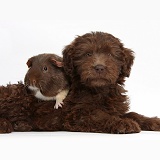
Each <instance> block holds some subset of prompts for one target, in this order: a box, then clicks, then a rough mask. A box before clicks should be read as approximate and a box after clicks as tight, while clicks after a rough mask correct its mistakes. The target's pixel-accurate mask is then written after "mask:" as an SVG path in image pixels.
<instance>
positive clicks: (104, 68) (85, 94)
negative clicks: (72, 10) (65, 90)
mask: <svg viewBox="0 0 160 160" xmlns="http://www.w3.org/2000/svg"><path fill="white" fill-rule="evenodd" d="M63 56H64V57H63V61H64V69H65V72H66V73H67V75H68V76H69V77H70V80H71V89H70V93H69V95H68V96H67V98H66V99H65V101H64V106H65V107H64V109H63V114H64V128H65V130H71V131H82V132H103V133H104V132H105V133H137V132H140V131H141V130H153V131H159V130H160V119H159V118H149V117H145V116H143V115H140V114H138V113H127V112H128V111H129V99H128V97H127V95H126V90H125V89H124V87H123V86H124V82H125V78H126V77H129V75H130V70H131V66H132V64H133V60H134V55H133V51H132V50H130V49H128V48H125V47H124V45H123V44H122V43H121V42H120V40H119V39H118V38H116V37H114V36H113V35H111V34H108V33H103V32H92V33H87V34H85V35H83V36H78V37H77V38H75V40H74V41H73V42H72V43H71V44H69V45H68V46H66V47H65V48H64V50H63Z"/></svg>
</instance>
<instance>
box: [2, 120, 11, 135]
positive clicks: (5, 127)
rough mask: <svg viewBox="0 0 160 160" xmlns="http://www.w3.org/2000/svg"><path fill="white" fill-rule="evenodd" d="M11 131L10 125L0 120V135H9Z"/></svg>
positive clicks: (6, 121)
mask: <svg viewBox="0 0 160 160" xmlns="http://www.w3.org/2000/svg"><path fill="white" fill-rule="evenodd" d="M12 131H13V128H12V124H11V123H10V122H9V121H8V120H6V119H4V118H0V133H11V132H12Z"/></svg>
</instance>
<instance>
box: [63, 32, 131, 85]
mask: <svg viewBox="0 0 160 160" xmlns="http://www.w3.org/2000/svg"><path fill="white" fill-rule="evenodd" d="M63 57H64V58H63V61H64V69H65V71H66V73H67V74H68V75H69V76H70V77H71V78H74V77H78V78H79V80H80V83H83V84H85V85H87V86H89V87H103V86H109V85H111V84H115V83H119V84H123V83H124V79H125V77H129V75H130V70H131V66H132V64H133V60H134V56H133V51H132V50H130V49H127V48H124V46H123V44H122V43H121V42H120V40H119V39H118V38H115V37H114V36H113V35H111V34H108V33H103V32H91V33H87V34H85V35H83V36H78V37H77V38H76V39H75V40H74V41H73V42H72V43H71V44H70V45H68V46H66V47H65V48H64V50H63Z"/></svg>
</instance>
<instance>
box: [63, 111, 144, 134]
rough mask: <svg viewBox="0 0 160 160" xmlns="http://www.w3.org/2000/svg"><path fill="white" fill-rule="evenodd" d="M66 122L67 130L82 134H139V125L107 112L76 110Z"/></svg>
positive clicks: (68, 116) (70, 113) (69, 115)
mask: <svg viewBox="0 0 160 160" xmlns="http://www.w3.org/2000/svg"><path fill="white" fill-rule="evenodd" d="M65 118H66V119H65V120H64V127H65V130H69V131H80V132H100V133H113V134H126V133H138V132H140V131H141V129H140V127H139V124H138V123H137V122H136V121H134V120H132V119H128V118H120V117H119V116H112V115H109V114H108V113H107V111H105V110H100V109H96V110H93V111H91V110H90V109H86V108H83V109H77V110H76V109H75V108H74V110H73V111H72V110H71V111H70V112H69V113H68V114H67V116H66V117H65Z"/></svg>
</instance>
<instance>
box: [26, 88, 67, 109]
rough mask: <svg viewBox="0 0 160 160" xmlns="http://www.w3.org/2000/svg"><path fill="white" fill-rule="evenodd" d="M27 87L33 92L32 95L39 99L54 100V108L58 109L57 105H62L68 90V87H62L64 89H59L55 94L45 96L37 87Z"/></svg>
mask: <svg viewBox="0 0 160 160" xmlns="http://www.w3.org/2000/svg"><path fill="white" fill-rule="evenodd" d="M28 88H29V89H30V90H31V91H33V92H34V96H35V97H36V98H38V99H41V100H44V101H50V100H55V101H56V103H55V106H54V108H55V109H58V107H62V105H63V100H64V99H65V98H66V96H67V94H68V91H69V90H68V89H64V90H61V91H60V92H59V93H58V94H57V95H56V96H53V97H47V96H44V95H43V94H42V93H41V91H40V89H39V88H37V87H33V86H29V87H28Z"/></svg>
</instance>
